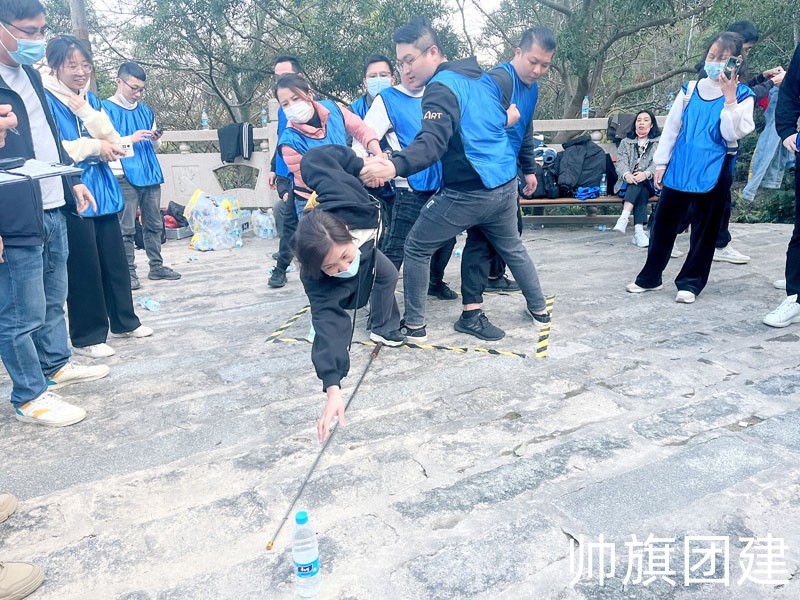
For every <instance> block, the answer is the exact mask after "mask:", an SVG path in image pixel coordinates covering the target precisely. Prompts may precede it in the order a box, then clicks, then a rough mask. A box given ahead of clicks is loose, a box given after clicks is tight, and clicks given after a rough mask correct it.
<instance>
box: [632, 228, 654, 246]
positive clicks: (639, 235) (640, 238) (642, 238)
mask: <svg viewBox="0 0 800 600" xmlns="http://www.w3.org/2000/svg"><path fill="white" fill-rule="evenodd" d="M631 244H633V245H634V246H638V247H639V248H647V247H648V246H649V245H650V238H649V237H647V234H646V233H645V232H644V231H635V232H634V233H633V238H632V239H631Z"/></svg>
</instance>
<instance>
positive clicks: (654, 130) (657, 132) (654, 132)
mask: <svg viewBox="0 0 800 600" xmlns="http://www.w3.org/2000/svg"><path fill="white" fill-rule="evenodd" d="M642 113H645V114H647V115H648V116H649V117H650V122H651V123H652V124H653V126H652V127H651V128H650V133H648V134H647V137H648V138H650V139H651V140H652V139H655V138H657V137H658V136H660V135H661V130H660V129H659V128H658V123H656V116H655V115H654V114H653V111H652V110H648V109H644V110H640V111H639V112H637V113H636V116H635V117H634V118H633V127H632V129H631V130H630V131H629V132H628V137H629V138H630V139H632V140H633V139H636V119H638V118H639V115H641V114H642Z"/></svg>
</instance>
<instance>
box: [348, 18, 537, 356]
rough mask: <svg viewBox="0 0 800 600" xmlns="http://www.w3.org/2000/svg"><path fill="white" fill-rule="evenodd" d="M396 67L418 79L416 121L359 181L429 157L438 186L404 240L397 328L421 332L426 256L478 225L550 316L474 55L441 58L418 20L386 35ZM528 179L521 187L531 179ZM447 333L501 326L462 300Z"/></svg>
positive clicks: (497, 115)
mask: <svg viewBox="0 0 800 600" xmlns="http://www.w3.org/2000/svg"><path fill="white" fill-rule="evenodd" d="M394 41H395V44H396V47H395V51H396V53H397V66H398V69H404V70H405V69H407V70H409V73H410V74H409V81H410V82H411V85H416V83H415V82H418V83H419V84H423V85H426V86H427V87H426V88H425V93H424V95H423V97H422V128H421V129H420V131H419V133H418V134H417V135H416V137H415V138H414V141H413V142H411V144H409V145H408V146H407V147H406V148H405V149H404V150H403V151H402V152H398V153H394V154H393V155H392V157H391V159H389V160H386V159H382V158H380V157H376V158H375V159H373V160H371V161H369V163H368V164H366V165H365V167H364V170H363V171H362V176H361V177H362V181H363V182H364V183H365V184H370V183H372V184H374V183H375V182H376V180H387V179H392V178H394V177H396V176H398V175H399V176H401V177H408V176H409V175H411V174H413V173H417V172H419V171H422V170H423V169H425V168H427V167H429V166H430V165H432V164H433V163H435V162H436V161H437V160H441V163H442V182H443V188H442V190H441V191H440V192H439V193H437V194H436V195H435V196H433V197H432V198H431V199H430V200H429V201H428V203H427V204H426V205H425V207H424V208H423V209H422V211H421V212H420V216H419V218H418V219H417V222H416V224H415V225H414V227H413V229H412V230H411V233H410V234H409V236H408V240H407V242H406V247H405V260H404V265H403V287H404V293H405V311H406V312H405V323H404V326H403V329H402V330H401V331H402V333H403V335H406V336H407V337H408V338H409V339H410V340H411V341H413V342H420V341H424V340H426V339H427V331H426V328H425V296H426V293H427V291H428V284H429V265H430V258H431V255H432V254H433V253H434V252H435V251H436V250H437V249H438V248H440V247H441V246H442V244H444V243H445V242H446V241H447V240H449V239H450V238H452V237H453V236H455V235H457V234H458V233H460V232H461V231H463V230H464V229H468V228H469V227H473V226H479V227H480V228H481V230H482V231H483V233H484V234H485V235H486V237H487V238H488V239H489V241H490V242H491V243H492V245H493V246H494V248H495V250H497V253H498V254H499V255H500V256H501V257H502V258H503V260H505V261H506V263H507V264H508V266H509V267H510V268H511V272H512V273H513V275H514V278H515V279H516V281H517V283H518V284H519V286H520V288H521V289H522V293H523V294H524V296H525V299H526V301H527V310H526V314H527V315H528V317H529V318H532V319H533V320H534V321H535V322H539V323H545V322H549V320H550V317H549V315H548V314H547V309H546V302H545V298H544V295H543V294H542V289H541V287H540V285H539V277H538V276H537V274H536V268H535V267H534V265H533V261H531V258H530V256H528V253H527V251H526V250H525V247H524V246H523V245H522V240H521V239H520V237H519V234H518V232H517V183H516V181H517V156H516V153H515V152H514V148H513V146H512V145H511V142H510V141H509V137H508V135H507V133H506V131H505V127H506V124H507V122H508V115H507V113H506V110H505V109H504V108H503V106H502V104H501V101H502V99H501V96H500V89H499V88H498V87H497V85H496V84H495V83H494V81H493V80H492V78H491V77H490V76H489V75H488V74H487V73H485V72H484V71H483V70H482V69H481V68H480V66H478V62H477V61H476V60H475V57H470V58H467V59H464V60H458V61H450V62H448V61H447V60H446V59H445V57H444V55H443V53H442V51H441V49H440V45H439V39H438V36H437V35H436V32H435V31H434V30H433V29H431V27H430V26H429V25H428V24H427V22H425V20H424V19H422V18H420V17H415V18H414V19H412V20H411V22H409V23H408V24H407V25H404V26H403V27H401V28H400V29H398V30H397V31H396V32H395V35H394ZM531 177H532V179H531V180H530V181H528V183H527V186H528V189H529V191H530V192H532V189H531V188H533V187H535V185H536V184H535V180H536V178H535V176H531ZM454 328H455V330H456V331H460V332H462V333H468V334H470V335H474V336H476V337H478V338H480V339H484V340H499V339H501V338H502V337H503V336H504V335H505V332H504V331H503V330H502V329H500V328H499V327H495V326H494V325H492V324H491V323H490V322H489V320H488V318H487V317H486V315H485V314H484V313H483V311H482V310H481V305H480V304H477V303H474V304H469V305H464V307H463V312H462V314H461V317H460V318H459V319H458V321H456V323H455V325H454Z"/></svg>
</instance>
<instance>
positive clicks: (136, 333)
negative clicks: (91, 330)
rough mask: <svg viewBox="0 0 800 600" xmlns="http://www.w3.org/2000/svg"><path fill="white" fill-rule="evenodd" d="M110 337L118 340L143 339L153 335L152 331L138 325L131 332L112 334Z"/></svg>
mask: <svg viewBox="0 0 800 600" xmlns="http://www.w3.org/2000/svg"><path fill="white" fill-rule="evenodd" d="M111 335H113V336H114V337H118V338H145V337H150V336H151V335H153V330H152V329H150V328H149V327H147V326H145V325H139V326H138V327H137V328H136V329H134V330H133V331H126V332H124V333H112V334H111Z"/></svg>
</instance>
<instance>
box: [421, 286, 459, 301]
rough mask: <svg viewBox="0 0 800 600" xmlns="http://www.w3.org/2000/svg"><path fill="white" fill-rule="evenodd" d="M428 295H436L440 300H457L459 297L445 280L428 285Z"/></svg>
mask: <svg viewBox="0 0 800 600" xmlns="http://www.w3.org/2000/svg"><path fill="white" fill-rule="evenodd" d="M428 296H435V297H436V298H438V299H439V300H455V299H456V298H458V294H456V293H455V292H454V291H453V290H451V289H450V286H448V285H447V284H446V283H445V282H444V281H440V282H439V283H437V284H431V285H429V286H428Z"/></svg>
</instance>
